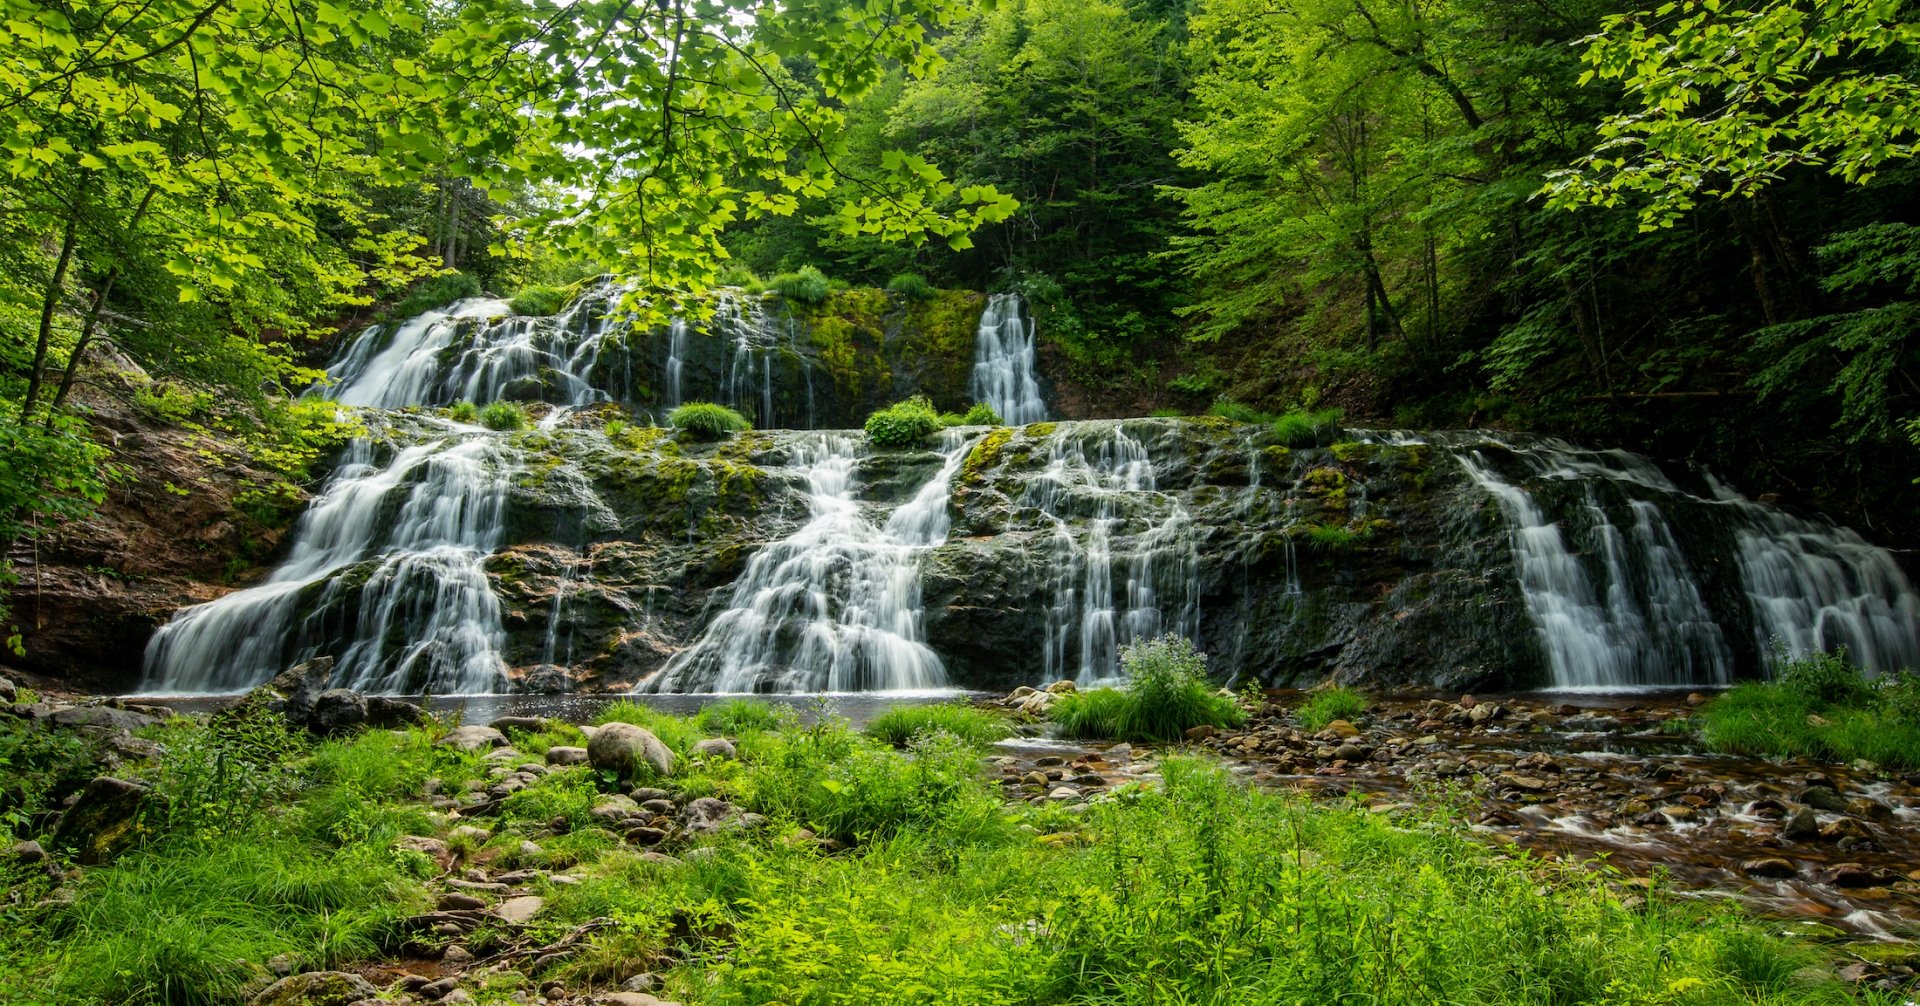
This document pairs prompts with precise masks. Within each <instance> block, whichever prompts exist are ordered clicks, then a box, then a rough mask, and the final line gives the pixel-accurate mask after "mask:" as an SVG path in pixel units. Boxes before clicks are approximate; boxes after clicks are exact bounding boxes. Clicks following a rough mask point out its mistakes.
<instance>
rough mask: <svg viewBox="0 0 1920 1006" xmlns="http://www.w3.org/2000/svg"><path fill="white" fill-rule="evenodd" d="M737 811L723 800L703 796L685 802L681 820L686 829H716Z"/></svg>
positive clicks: (704, 830) (698, 830)
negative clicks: (685, 806)
mask: <svg viewBox="0 0 1920 1006" xmlns="http://www.w3.org/2000/svg"><path fill="white" fill-rule="evenodd" d="M739 813H740V812H739V810H737V809H736V808H735V807H734V806H733V805H732V804H730V803H728V802H727V801H725V800H722V799H720V798H718V797H711V796H703V797H700V798H699V799H697V800H694V801H692V802H690V803H688V804H687V809H686V810H684V811H682V812H681V820H682V821H683V822H684V823H685V824H686V827H687V830H688V831H693V832H706V831H718V830H720V829H721V828H722V827H723V826H725V825H726V823H727V822H728V821H729V820H731V819H733V818H734V817H735V816H737V815H738V814H739Z"/></svg>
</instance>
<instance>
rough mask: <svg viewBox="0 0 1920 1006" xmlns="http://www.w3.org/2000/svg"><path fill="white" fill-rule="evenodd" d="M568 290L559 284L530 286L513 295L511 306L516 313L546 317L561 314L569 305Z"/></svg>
mask: <svg viewBox="0 0 1920 1006" xmlns="http://www.w3.org/2000/svg"><path fill="white" fill-rule="evenodd" d="M568 299H569V298H568V296H567V291H566V289H565V288H563V287H557V286H529V287H524V288H522V289H521V291H520V292H519V293H516V294H514V295H513V301H512V303H511V305H510V306H511V307H512V308H513V313H514V314H524V315H529V316H534V317H541V318H544V317H546V316H548V315H554V314H559V313H560V309H561V308H563V307H566V306H567V300H568Z"/></svg>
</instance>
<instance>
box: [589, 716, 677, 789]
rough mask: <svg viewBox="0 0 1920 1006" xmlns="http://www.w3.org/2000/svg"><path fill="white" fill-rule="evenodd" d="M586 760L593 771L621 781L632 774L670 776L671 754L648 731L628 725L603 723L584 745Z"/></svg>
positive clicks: (670, 751) (671, 772)
mask: <svg viewBox="0 0 1920 1006" xmlns="http://www.w3.org/2000/svg"><path fill="white" fill-rule="evenodd" d="M587 759H588V761H590V762H591V763H592V765H593V767H594V768H596V769H599V770H600V771H602V772H612V773H614V774H615V775H617V776H619V777H620V778H622V779H626V778H631V777H633V776H635V775H636V774H646V773H651V774H652V775H656V776H669V775H672V774H673V751H672V750H670V749H669V748H668V747H667V746H666V745H665V744H663V743H661V742H660V738H658V737H655V736H654V735H653V733H652V732H651V731H648V730H645V729H642V728H640V727H637V726H634V725H633V724H631V723H607V724H604V725H602V726H601V727H600V729H599V730H598V731H596V732H595V733H594V735H593V739H592V740H590V741H588V742H587Z"/></svg>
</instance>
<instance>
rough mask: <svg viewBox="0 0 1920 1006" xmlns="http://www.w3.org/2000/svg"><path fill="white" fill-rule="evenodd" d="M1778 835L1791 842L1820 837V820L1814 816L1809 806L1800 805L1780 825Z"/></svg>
mask: <svg viewBox="0 0 1920 1006" xmlns="http://www.w3.org/2000/svg"><path fill="white" fill-rule="evenodd" d="M1780 837H1781V838H1784V839H1787V840H1788V841H1792V842H1805V841H1807V840H1809V839H1814V838H1819V837H1820V821H1819V819H1818V818H1816V817H1815V816H1814V813H1813V809H1812V808H1811V807H1802V808H1800V809H1799V810H1796V811H1794V812H1793V815H1792V816H1790V817H1788V818H1787V819H1786V821H1785V822H1783V823H1782V824H1781V825H1780Z"/></svg>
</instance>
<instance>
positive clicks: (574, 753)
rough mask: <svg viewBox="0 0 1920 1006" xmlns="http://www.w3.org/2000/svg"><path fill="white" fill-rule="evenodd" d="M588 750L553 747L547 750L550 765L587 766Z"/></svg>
mask: <svg viewBox="0 0 1920 1006" xmlns="http://www.w3.org/2000/svg"><path fill="white" fill-rule="evenodd" d="M586 763H587V749H586V748H576V747H564V746H563V747H551V748H548V749H547V764H549V765H585V764H586Z"/></svg>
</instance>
